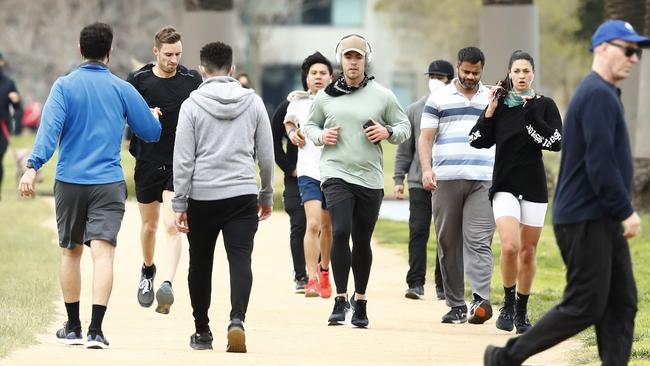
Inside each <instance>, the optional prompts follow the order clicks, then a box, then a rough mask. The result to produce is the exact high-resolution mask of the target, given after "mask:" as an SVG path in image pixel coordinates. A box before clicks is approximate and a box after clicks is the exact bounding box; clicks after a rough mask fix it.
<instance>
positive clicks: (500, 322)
mask: <svg viewBox="0 0 650 366" xmlns="http://www.w3.org/2000/svg"><path fill="white" fill-rule="evenodd" d="M514 319H515V305H514V304H508V303H505V304H503V307H502V308H501V309H499V317H498V318H497V328H498V329H501V330H505V331H506V332H510V331H512V329H513V328H514V323H513V321H514Z"/></svg>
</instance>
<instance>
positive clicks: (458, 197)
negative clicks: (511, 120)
mask: <svg viewBox="0 0 650 366" xmlns="http://www.w3.org/2000/svg"><path fill="white" fill-rule="evenodd" d="M484 65H485V56H483V52H481V50H480V49H478V48H476V47H466V48H463V49H461V50H460V51H458V64H457V72H458V77H457V78H456V79H454V80H453V82H452V83H451V84H449V85H447V86H445V87H444V88H441V89H439V90H437V91H436V92H434V93H432V94H431V95H430V96H429V99H428V100H427V102H426V105H425V107H424V111H423V113H422V122H421V134H420V138H419V141H418V148H419V153H420V164H421V165H422V184H423V186H424V188H425V189H429V190H432V191H433V196H432V200H433V221H434V225H435V228H436V235H437V237H438V255H439V256H440V266H441V272H442V280H443V286H444V289H445V296H446V298H447V305H448V306H449V307H451V310H450V311H449V312H448V313H447V314H445V315H444V316H443V317H442V322H443V323H455V324H459V323H464V322H466V321H468V314H467V305H466V304H465V299H464V293H465V291H464V287H465V286H464V273H466V274H467V277H468V279H469V283H470V286H471V288H472V294H473V299H472V303H471V306H470V310H469V322H470V323H473V324H482V323H484V322H485V321H486V320H488V319H490V318H491V317H492V306H491V305H490V301H489V298H490V280H491V278H492V269H493V267H492V249H491V245H492V236H493V235H494V228H495V225H494V216H493V214H492V208H491V207H490V201H489V199H488V189H489V188H490V184H491V182H492V167H493V165H494V148H491V149H483V150H477V149H472V148H471V147H470V145H469V143H468V140H467V135H468V134H469V131H470V130H471V128H472V126H474V124H475V123H476V120H477V119H478V117H479V116H480V115H481V113H483V111H484V110H485V108H486V106H487V104H488V94H489V89H488V88H486V87H485V86H483V84H482V83H481V82H480V80H481V73H482V71H483V66H484ZM434 142H435V144H434ZM432 158H433V159H432ZM463 263H464V266H463ZM463 269H464V273H463Z"/></svg>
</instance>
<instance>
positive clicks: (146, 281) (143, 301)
mask: <svg viewBox="0 0 650 366" xmlns="http://www.w3.org/2000/svg"><path fill="white" fill-rule="evenodd" d="M154 278H156V265H155V264H154V265H153V275H152V276H151V277H150V278H149V277H147V276H145V274H144V267H143V268H142V273H141V274H140V285H139V286H138V302H139V303H140V306H142V307H145V308H148V307H150V306H151V304H153V298H154V293H153V279H154Z"/></svg>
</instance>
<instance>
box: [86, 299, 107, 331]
mask: <svg viewBox="0 0 650 366" xmlns="http://www.w3.org/2000/svg"><path fill="white" fill-rule="evenodd" d="M104 314H106V306H104V305H97V304H93V315H92V318H91V320H90V326H89V327H88V332H89V333H94V334H101V333H102V322H103V321H104Z"/></svg>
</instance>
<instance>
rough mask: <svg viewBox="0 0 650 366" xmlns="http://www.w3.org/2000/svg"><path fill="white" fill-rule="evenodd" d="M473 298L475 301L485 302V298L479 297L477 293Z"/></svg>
mask: <svg viewBox="0 0 650 366" xmlns="http://www.w3.org/2000/svg"><path fill="white" fill-rule="evenodd" d="M472 297H473V298H474V301H480V300H485V299H484V298H482V297H481V295H479V294H477V293H473V294H472Z"/></svg>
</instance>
